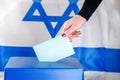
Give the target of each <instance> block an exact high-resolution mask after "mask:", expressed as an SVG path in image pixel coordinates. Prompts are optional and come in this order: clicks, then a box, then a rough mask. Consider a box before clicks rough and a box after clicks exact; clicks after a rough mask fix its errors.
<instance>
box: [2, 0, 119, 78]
mask: <svg viewBox="0 0 120 80" xmlns="http://www.w3.org/2000/svg"><path fill="white" fill-rule="evenodd" d="M83 2H84V0H1V2H0V70H1V71H3V70H4V66H5V65H6V63H7V61H8V59H9V58H10V57H12V56H26V57H28V56H36V55H35V53H34V51H33V49H32V46H34V45H36V44H39V43H41V42H44V41H46V40H49V39H51V38H54V37H55V36H57V35H60V34H61V33H62V29H63V23H64V22H65V21H66V20H67V19H70V18H71V17H72V16H74V15H76V14H77V13H78V12H79V10H80V9H81V7H82V5H83ZM80 31H81V32H82V34H81V35H80V36H79V37H78V38H75V39H74V40H73V42H72V45H73V47H74V50H75V52H76V53H75V55H72V56H71V57H76V58H78V59H79V61H80V63H81V64H82V66H83V68H84V74H85V80H120V1H119V0H103V2H102V3H101V4H100V6H99V7H98V8H97V10H96V11H95V13H94V14H93V15H92V16H91V18H90V19H89V21H88V22H87V23H86V24H85V25H84V26H83V27H82V28H81V29H80Z"/></svg>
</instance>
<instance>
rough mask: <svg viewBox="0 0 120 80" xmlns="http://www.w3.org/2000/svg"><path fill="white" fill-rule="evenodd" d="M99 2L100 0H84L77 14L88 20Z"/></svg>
mask: <svg viewBox="0 0 120 80" xmlns="http://www.w3.org/2000/svg"><path fill="white" fill-rule="evenodd" d="M101 2H102V0H85V2H84V4H83V6H82V9H81V10H80V12H79V13H78V15H81V16H82V17H84V18H85V19H86V20H88V19H89V18H90V16H91V15H92V14H93V13H94V11H95V10H96V9H97V7H98V6H99V4H100V3H101Z"/></svg>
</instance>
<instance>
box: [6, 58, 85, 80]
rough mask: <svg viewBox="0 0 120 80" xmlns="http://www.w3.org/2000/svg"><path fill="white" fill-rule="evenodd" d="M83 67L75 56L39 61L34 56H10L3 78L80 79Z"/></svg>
mask: <svg viewBox="0 0 120 80" xmlns="http://www.w3.org/2000/svg"><path fill="white" fill-rule="evenodd" d="M82 78H83V69H82V68H81V65H80V63H79V61H78V60H77V59H75V58H65V59H63V60H60V61H57V62H39V61H38V59H37V58H36V57H12V58H10V60H9V61H8V63H7V65H6V67H5V80H82Z"/></svg>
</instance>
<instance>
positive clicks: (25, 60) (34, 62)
mask: <svg viewBox="0 0 120 80" xmlns="http://www.w3.org/2000/svg"><path fill="white" fill-rule="evenodd" d="M5 68H35V69H36V68H40V69H41V68H42V69H43V68H48V69H58V68H59V69H64V68H65V69H66V68H67V69H80V68H82V67H81V65H80V63H79V61H78V60H77V59H76V58H70V57H68V58H65V59H62V60H60V61H57V62H39V61H38V59H37V58H36V57H11V58H10V59H9V61H8V63H7V65H6V67H5Z"/></svg>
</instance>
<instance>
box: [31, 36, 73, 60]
mask: <svg viewBox="0 0 120 80" xmlns="http://www.w3.org/2000/svg"><path fill="white" fill-rule="evenodd" d="M33 49H34V51H35V53H36V56H37V58H38V60H39V61H40V62H41V61H44V62H56V61H59V60H61V59H63V58H66V57H68V56H70V55H73V54H75V52H74V50H73V47H72V45H71V43H70V41H69V39H68V37H62V36H56V37H55V38H53V39H50V40H48V41H45V42H43V43H40V44H38V45H35V46H33Z"/></svg>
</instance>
